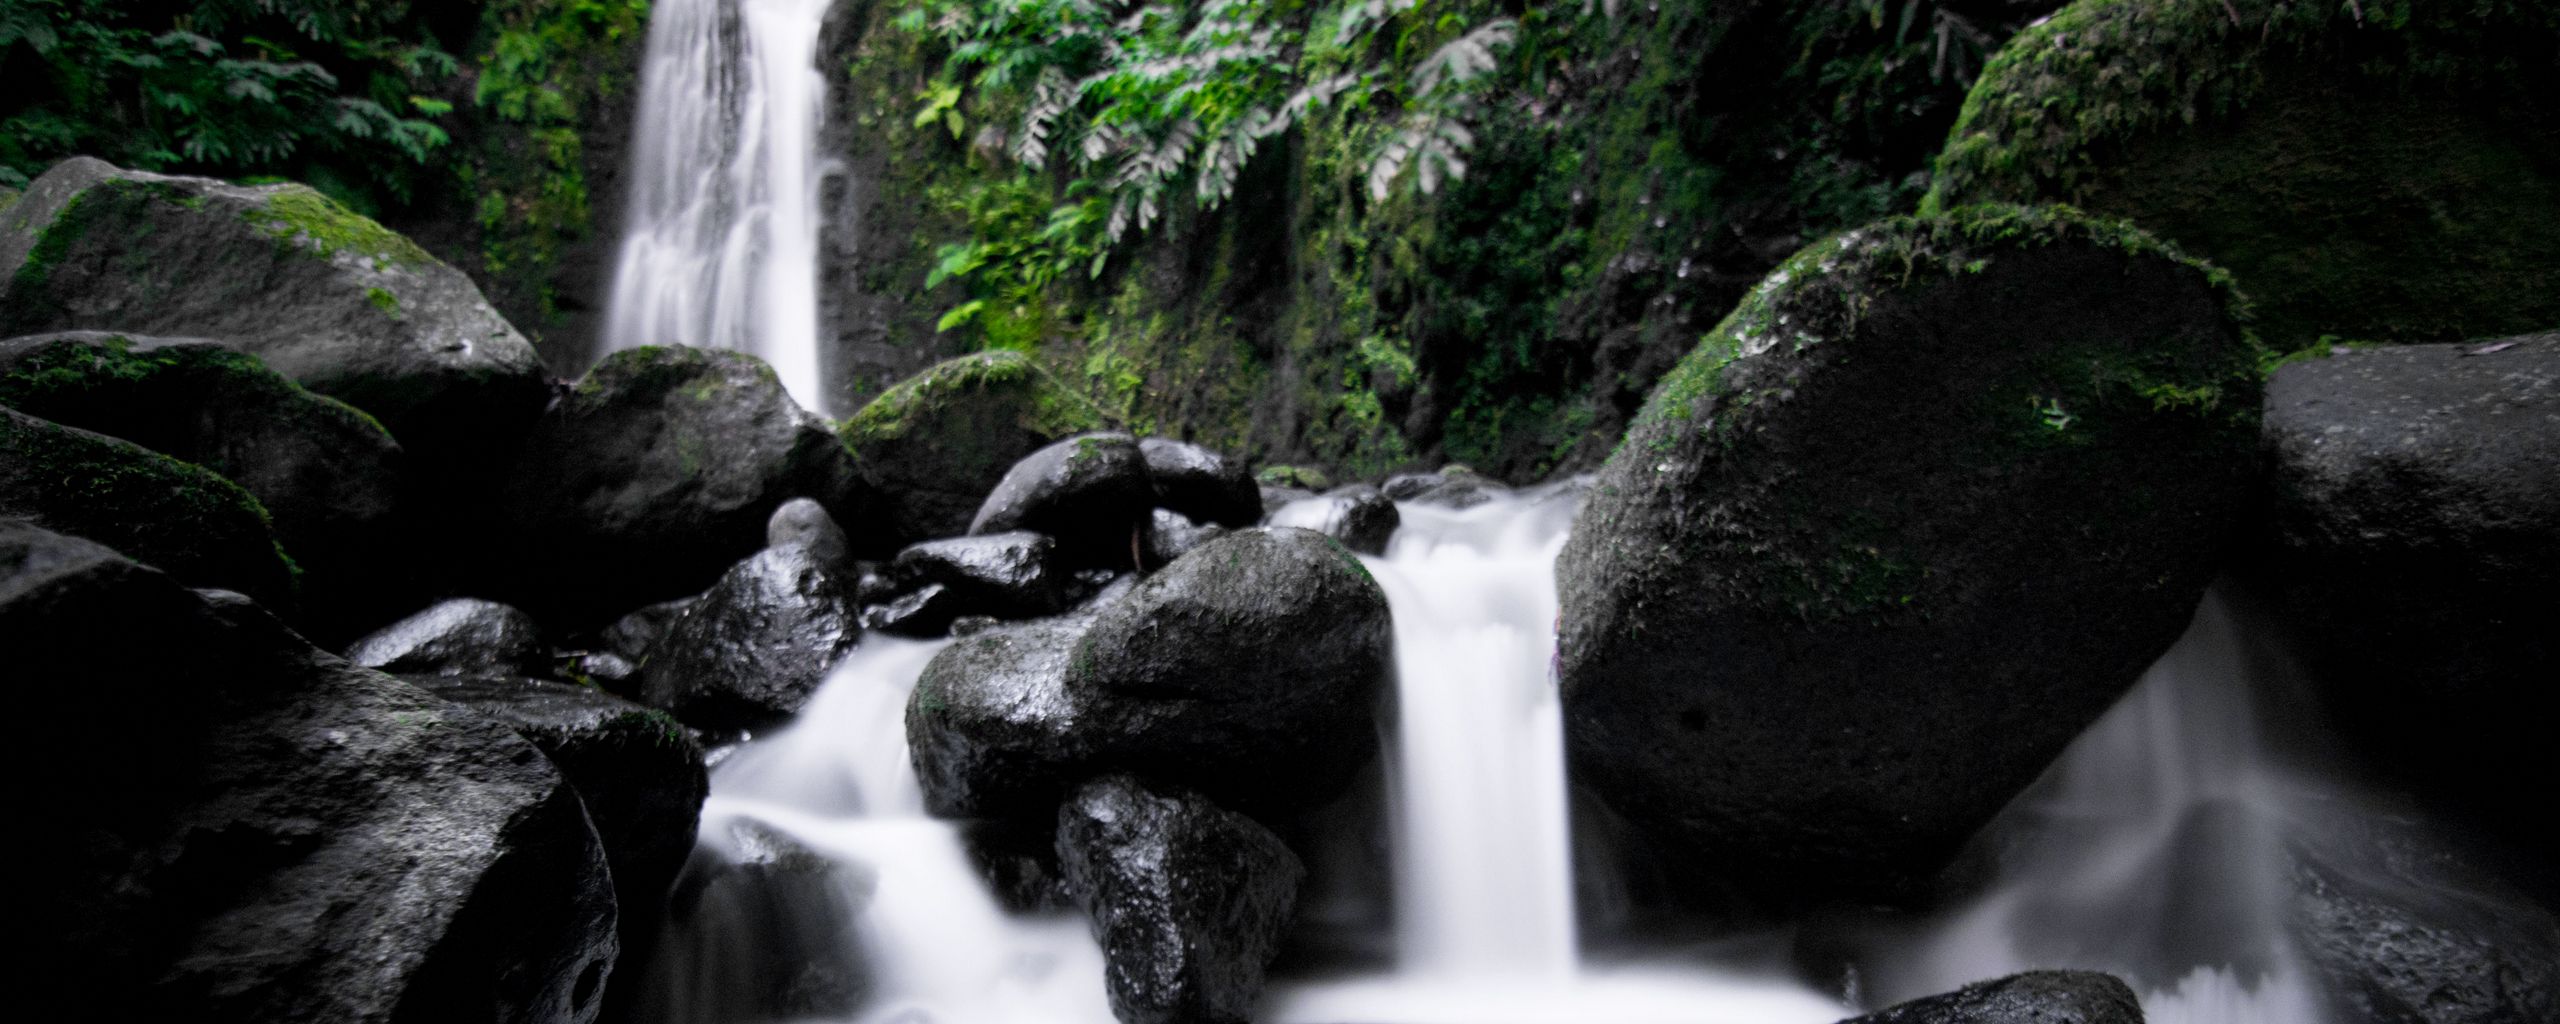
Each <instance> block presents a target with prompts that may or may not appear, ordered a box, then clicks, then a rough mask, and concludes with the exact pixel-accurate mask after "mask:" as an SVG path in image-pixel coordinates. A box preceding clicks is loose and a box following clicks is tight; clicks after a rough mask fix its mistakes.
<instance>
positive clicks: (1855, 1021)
mask: <svg viewBox="0 0 2560 1024" xmlns="http://www.w3.org/2000/svg"><path fill="white" fill-rule="evenodd" d="M2142 1019H2143V1018H2142V1002H2141V1001H2140V1000H2138V999H2136V998H2134V995H2133V989H2131V988H2128V987H2126V985H2125V983H2124V982H2122V981H2118V980H2116V978H2115V976H2114V975H2109V974H2101V973H2098V972H2096V971H2028V972H2026V973H2024V974H2012V975H2010V976H2008V977H2006V978H2000V979H1996V980H1993V981H1978V982H1975V983H1973V984H1971V985H1967V986H1965V987H1963V988H1960V989H1957V990H1955V991H1953V992H1949V993H1947V994H1945V995H1936V996H1928V997H1925V998H1921V999H1914V1000H1912V1001H1910V1002H1907V1003H1902V1004H1899V1005H1897V1006H1894V1007H1892V1008H1890V1009H1884V1010H1878V1011H1876V1012H1874V1013H1870V1014H1867V1015H1865V1016H1863V1017H1852V1018H1850V1019H1848V1020H1845V1021H1842V1022H1840V1024H2142Z"/></svg>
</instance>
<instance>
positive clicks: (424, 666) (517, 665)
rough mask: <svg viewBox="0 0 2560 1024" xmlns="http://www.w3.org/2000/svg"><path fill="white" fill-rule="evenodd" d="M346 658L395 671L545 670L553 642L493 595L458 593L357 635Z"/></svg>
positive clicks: (519, 672) (526, 617)
mask: <svg viewBox="0 0 2560 1024" xmlns="http://www.w3.org/2000/svg"><path fill="white" fill-rule="evenodd" d="M347 661H349V662H350V663H352V664H354V665H355V666H357V667H358V668H369V669H376V670H379V671H383V672H389V673H391V674H393V675H399V676H419V675H433V676H460V675H484V674H493V673H494V674H499V675H528V676H547V675H550V674H551V647H550V645H548V644H545V643H543V642H542V627H540V626H537V625H535V624H534V621H533V617H532V616H529V615H526V614H525V613H523V612H520V611H517V610H515V609H513V608H509V607H507V606H506V605H503V604H499V603H498V602H496V601H481V600H476V599H473V598H467V597H457V598H454V599H452V600H450V601H443V602H439V603H438V604H436V606H435V607H432V608H429V609H427V610H426V611H422V612H419V613H418V614H416V615H412V616H409V617H408V618H405V619H402V620H400V621H398V622H395V623H392V624H391V625H388V626H384V627H383V628H381V629H379V630H376V631H375V632H373V633H371V634H369V635H367V636H365V638H364V639H361V640H358V641H356V642H355V644H354V646H351V647H349V648H347Z"/></svg>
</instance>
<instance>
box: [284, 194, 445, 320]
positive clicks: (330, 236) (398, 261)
mask: <svg viewBox="0 0 2560 1024" xmlns="http://www.w3.org/2000/svg"><path fill="white" fill-rule="evenodd" d="M241 216H242V217H244V218H246V219H247V220H248V222H249V223H250V225H252V226H254V227H256V228H257V229H258V230H259V231H260V232H262V233H264V234H265V235H267V237H269V238H273V239H275V240H276V241H278V242H281V243H283V244H285V245H287V246H289V247H291V248H294V249H296V250H299V251H302V252H306V253H309V254H311V255H314V256H317V257H319V258H321V259H334V258H336V257H337V256H338V255H339V254H340V253H346V254H348V255H352V256H354V257H356V258H357V259H361V260H364V261H366V262H367V263H370V264H371V265H372V266H373V268H374V269H375V270H390V269H392V268H395V267H401V268H407V267H416V266H420V265H423V264H426V263H429V262H432V261H433V257H430V256H428V255H427V251H426V250H424V249H420V248H418V245H417V243H415V242H412V241H410V240H408V239H407V238H405V237H402V236H401V235H400V233H398V232H396V231H393V230H391V229H389V228H386V227H383V226H382V225H380V224H377V223H375V222H374V221H373V219H372V218H369V217H366V216H363V215H361V214H358V213H356V212H355V211H353V210H349V209H347V208H346V207H344V206H340V205H338V201H337V200H334V199H331V198H329V197H328V196H324V195H321V194H320V193H319V192H318V191H316V190H313V189H310V188H306V187H304V186H301V185H283V186H276V187H275V190H274V191H273V192H271V193H269V194H268V196H267V198H266V201H265V202H262V203H259V204H258V205H257V206H255V207H251V208H250V209H248V210H245V211H243V212H242V214H241ZM377 290H378V289H377ZM374 304H375V305H376V306H380V305H382V302H381V300H379V299H376V300H375V301H374Z"/></svg>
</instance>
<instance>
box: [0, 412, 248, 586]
mask: <svg viewBox="0 0 2560 1024" xmlns="http://www.w3.org/2000/svg"><path fill="white" fill-rule="evenodd" d="M0 516H21V517H26V518H29V519H33V520H34V521H35V522H37V523H38V524H40V525H42V526H44V527H46V528H47V529H52V530H57V531H60V532H62V533H68V534H73V535H76V536H80V537H86V538H88V539H90V540H94V541H97V542H98V543H101V544H105V545H108V546H110V547H113V548H115V549H116V550H117V551H120V552H123V553H124V554H127V555H130V556H132V557H133V558H136V559H139V560H141V561H144V562H148V563H150V564H152V565H155V566H158V567H160V568H162V569H166V570H168V571H169V573H170V574H171V575H174V576H176V577H178V578H179V579H182V580H185V581H186V582H187V583H189V584H191V585H195V586H211V587H222V588H224V589H228V590H237V591H239V592H241V593H243V594H247V595H249V596H251V597H254V598H256V599H257V600H258V602H259V603H261V604H264V605H267V606H268V607H272V608H281V609H291V608H293V607H294V606H295V595H296V590H297V584H296V579H295V576H296V574H295V571H294V567H293V564H292V563H291V562H290V561H287V559H286V556H285V553H284V549H283V548H281V547H279V546H278V545H277V544H276V538H275V533H274V532H273V530H272V529H271V528H270V527H269V525H268V520H267V512H266V509H264V508H262V507H260V506H259V505H258V499H256V498H253V497H250V496H249V493H248V492H247V491H243V490H241V489H240V487H239V485H237V484H234V483H232V482H231V481H229V480H225V479H223V478H222V477H220V476H217V475H215V474H214V473H213V472H212V471H210V470H207V469H204V468H202V467H199V466H195V465H191V464H189V463H185V462H180V461H178V460H176V459H173V458H170V457H168V456H166V455H162V454H160V453H158V452H154V451H151V450H149V449H147V448H144V447H142V446H140V445H137V444H133V443H131V442H128V441H119V440H117V439H115V438H112V437H107V436H105V435H102V434H93V433H90V432H88V431H86V430H81V429H78V428H75V427H66V426H62V425H60V424H57V423H53V422H50V421H47V420H40V419H37V418H35V417H33V416H29V415H26V414H24V413H21V412H18V411H17V410H14V409H0Z"/></svg>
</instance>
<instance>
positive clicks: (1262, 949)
mask: <svg viewBox="0 0 2560 1024" xmlns="http://www.w3.org/2000/svg"><path fill="white" fill-rule="evenodd" d="M1058 863H1059V866H1060V868H1061V869H1062V871H1063V873H1064V875H1065V878H1066V884H1067V889H1068V891H1069V892H1071V893H1073V894H1074V896H1075V899H1076V901H1077V902H1078V903H1079V904H1081V905H1083V907H1084V910H1085V915H1086V916H1087V917H1088V918H1090V919H1091V920H1092V922H1093V935H1094V938H1095V939H1096V940H1097V941H1099V942H1100V943H1101V944H1102V955H1103V959H1104V962H1105V964H1106V965H1107V970H1108V975H1107V978H1108V981H1109V985H1110V993H1111V1011H1112V1013H1113V1015H1114V1016H1117V1017H1119V1018H1120V1020H1121V1021H1122V1022H1124V1024H1175V1022H1210V1024H1224V1022H1242V1021H1246V1020H1250V1019H1252V1012H1253V1006H1254V1001H1255V1000H1256V999H1257V998H1259V997H1260V996H1261V995H1262V975H1263V970H1264V969H1265V968H1267V967H1268V966H1270V964H1271V960H1272V957H1274V956H1275V955H1277V954H1278V953H1279V950H1280V939H1281V935H1282V933H1283V932H1285V931H1286V930H1287V929H1288V926H1289V921H1290V916H1291V912H1292V911H1293V910H1294V909H1295V905H1296V902H1297V896H1298V883H1299V881H1300V880H1302V879H1304V878H1305V877H1306V870H1305V869H1304V868H1303V867H1301V866H1300V865H1299V863H1298V858H1297V855H1295V854H1292V853H1290V852H1289V848H1288V846H1286V845H1284V844H1283V843H1281V841H1280V837H1278V836H1275V835H1273V834H1271V831H1270V830H1269V829H1266V828H1263V827H1262V826H1261V825H1258V824H1255V823H1254V821H1253V819H1250V818H1247V817H1245V816H1243V815H1241V814H1237V813H1234V812H1232V811H1227V810H1223V809H1221V808H1219V807H1218V806H1217V805H1215V804H1212V803H1210V802H1208V801H1207V800H1205V799H1202V798H1201V797H1199V796H1197V795H1195V794H1192V793H1189V792H1185V791H1183V790H1180V789H1175V788H1171V787H1158V786H1152V785H1149V784H1147V783H1145V782H1141V781H1139V780H1137V779H1135V778H1131V777H1129V776H1126V775H1114V776H1108V777H1105V778H1102V779H1099V780H1096V781H1093V782H1089V783H1086V784H1085V785H1084V786H1083V787H1081V788H1079V789H1077V790H1076V792H1075V794H1074V795H1073V796H1072V797H1070V798H1069V799H1068V800H1067V802H1066V804H1065V805H1064V806H1062V807H1060V808H1059V809H1058Z"/></svg>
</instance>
